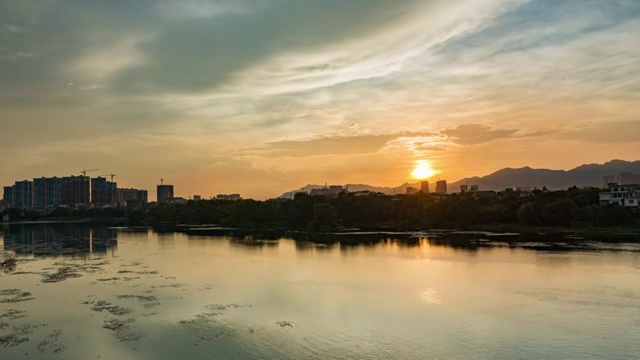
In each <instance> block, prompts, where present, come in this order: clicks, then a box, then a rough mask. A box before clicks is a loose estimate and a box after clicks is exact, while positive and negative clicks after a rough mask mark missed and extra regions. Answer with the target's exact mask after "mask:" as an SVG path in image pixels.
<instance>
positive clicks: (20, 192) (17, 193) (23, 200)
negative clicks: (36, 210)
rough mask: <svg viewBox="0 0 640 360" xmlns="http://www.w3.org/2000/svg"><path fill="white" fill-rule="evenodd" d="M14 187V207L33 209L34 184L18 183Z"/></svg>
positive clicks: (26, 181) (29, 182)
mask: <svg viewBox="0 0 640 360" xmlns="http://www.w3.org/2000/svg"><path fill="white" fill-rule="evenodd" d="M14 187H15V188H14V199H13V203H14V206H15V207H17V208H21V209H31V208H32V207H33V182H32V181H28V180H23V181H16V183H15V185H14Z"/></svg>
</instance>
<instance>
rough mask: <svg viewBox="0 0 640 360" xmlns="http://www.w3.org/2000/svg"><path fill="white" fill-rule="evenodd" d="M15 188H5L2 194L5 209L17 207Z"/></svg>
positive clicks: (12, 186)
mask: <svg viewBox="0 0 640 360" xmlns="http://www.w3.org/2000/svg"><path fill="white" fill-rule="evenodd" d="M14 193H15V186H14V185H11V186H5V187H4V192H3V194H2V199H3V202H4V204H3V205H4V207H5V208H7V209H8V208H12V207H14V206H15V200H14V199H15V196H14Z"/></svg>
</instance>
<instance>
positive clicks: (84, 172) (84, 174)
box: [80, 169, 100, 176]
mask: <svg viewBox="0 0 640 360" xmlns="http://www.w3.org/2000/svg"><path fill="white" fill-rule="evenodd" d="M98 170H100V169H91V170H87V169H83V170H82V171H80V173H81V174H82V176H87V173H88V172H90V171H98Z"/></svg>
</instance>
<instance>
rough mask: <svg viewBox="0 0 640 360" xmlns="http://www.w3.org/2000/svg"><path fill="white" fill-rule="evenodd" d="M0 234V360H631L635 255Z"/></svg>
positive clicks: (636, 304) (22, 230)
mask: <svg viewBox="0 0 640 360" xmlns="http://www.w3.org/2000/svg"><path fill="white" fill-rule="evenodd" d="M2 234H3V235H2V237H0V253H2V254H4V255H5V257H6V256H9V257H12V256H15V258H16V259H17V264H16V267H15V269H7V270H5V271H4V272H3V271H0V358H1V359H19V358H29V359H52V358H60V359H178V358H183V359H197V358H207V359H260V358H262V359H552V358H554V359H640V244H591V246H590V247H589V248H588V249H586V250H585V249H580V250H562V249H560V250H558V249H556V248H553V249H544V248H542V249H541V248H539V247H535V248H533V249H532V248H527V247H520V246H513V244H511V245H509V244H501V243H500V242H497V241H496V242H493V243H492V245H491V246H481V247H478V246H452V245H450V244H447V243H446V242H444V243H443V242H442V241H433V239H430V238H429V236H428V235H427V236H425V237H421V238H418V239H415V240H414V241H409V242H406V241H400V240H394V239H393V238H392V237H389V238H386V239H381V241H377V242H368V243H367V244H360V245H358V244H353V243H351V242H350V243H349V245H345V244H341V243H334V244H314V243H308V242H300V241H298V242H296V241H294V240H292V239H287V238H282V239H277V240H261V239H260V238H259V237H257V238H256V237H243V238H232V237H228V236H189V235H185V234H183V233H178V232H176V233H157V232H154V231H152V230H148V229H116V228H91V227H88V226H84V225H77V224H75V225H74V224H57V225H47V224H39V225H15V226H13V225H12V226H5V227H4V229H3V232H2Z"/></svg>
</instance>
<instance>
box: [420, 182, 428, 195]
mask: <svg viewBox="0 0 640 360" xmlns="http://www.w3.org/2000/svg"><path fill="white" fill-rule="evenodd" d="M420 191H422V192H423V193H425V194H428V193H429V182H428V181H426V180H423V181H421V182H420Z"/></svg>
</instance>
